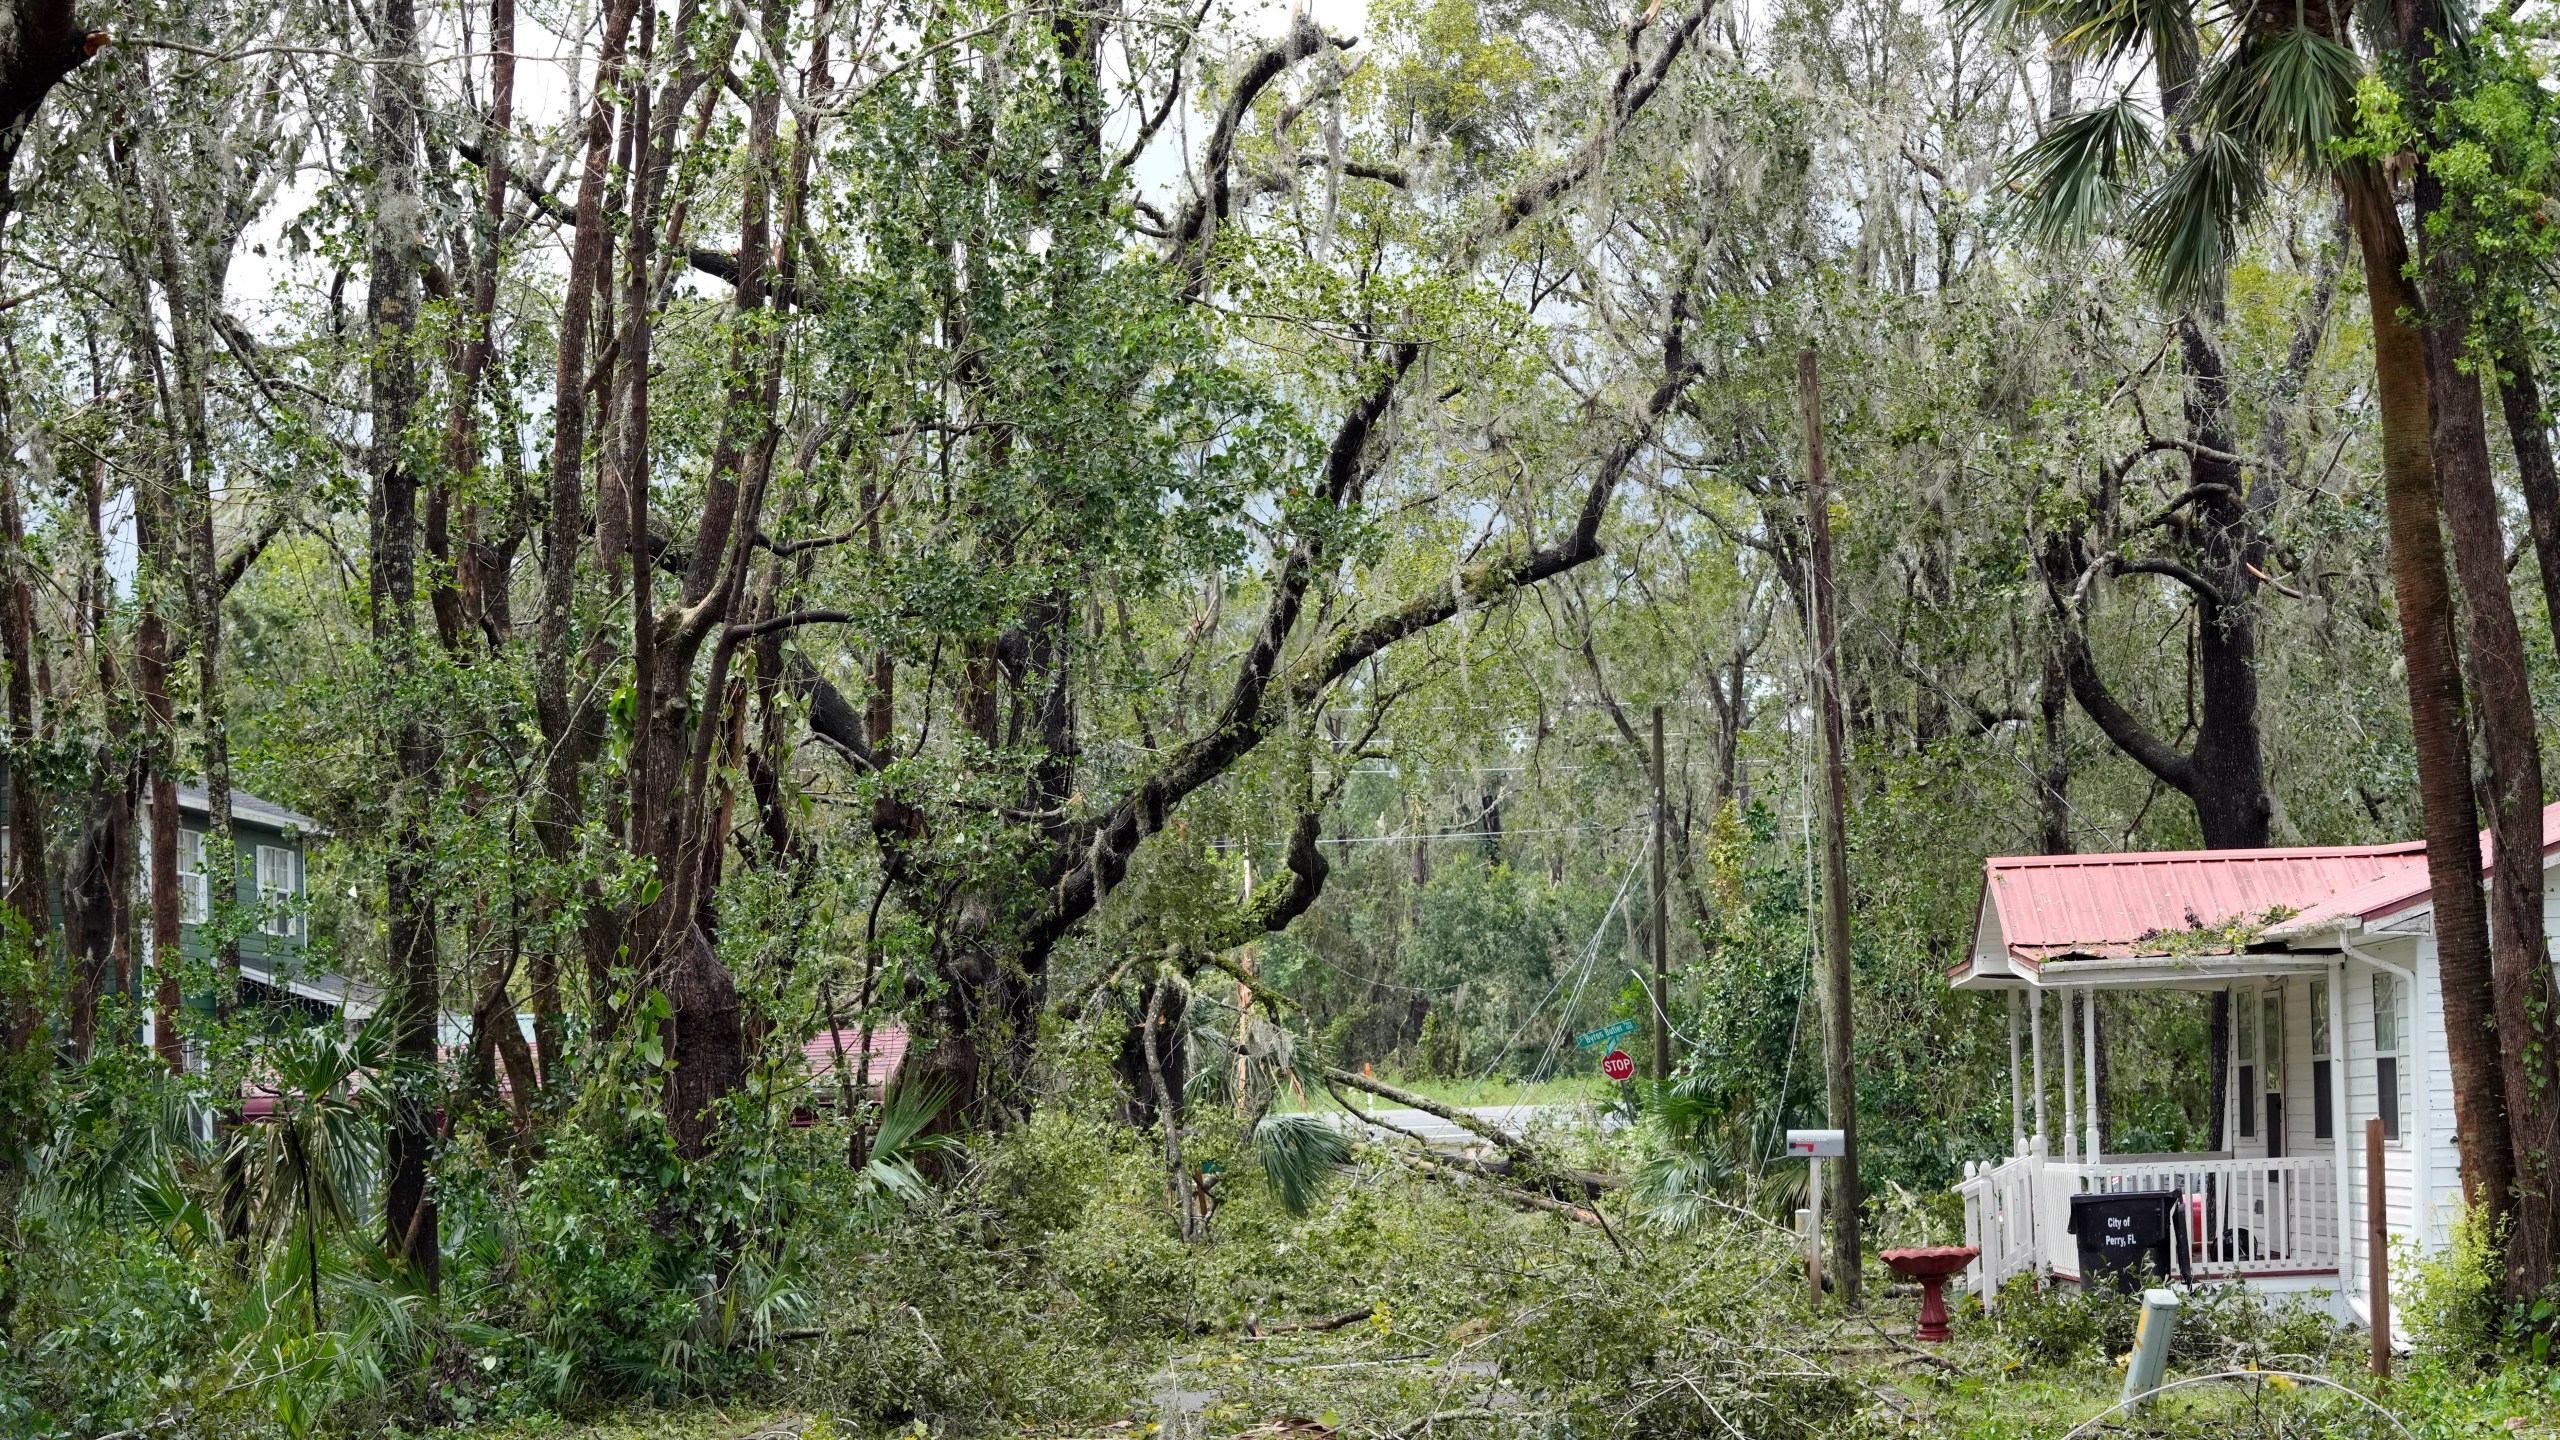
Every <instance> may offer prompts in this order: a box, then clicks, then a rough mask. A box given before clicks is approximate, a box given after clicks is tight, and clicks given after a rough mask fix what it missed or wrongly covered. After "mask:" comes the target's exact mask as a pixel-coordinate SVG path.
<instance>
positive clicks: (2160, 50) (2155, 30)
mask: <svg viewBox="0 0 2560 1440" xmlns="http://www.w3.org/2000/svg"><path fill="white" fill-rule="evenodd" d="M2183 6H2184V0H2061V3H2054V4H2048V5H2044V6H2042V7H2040V8H2039V13H2040V14H2042V15H2043V16H2044V17H2045V18H2046V19H2048V20H2050V21H2052V22H2053V25H2054V27H2055V29H2056V30H2057V31H2058V32H2059V33H2058V34H2056V35H2055V36H2054V41H2053V47H2054V49H2056V50H2058V51H2060V52H2062V53H2063V54H2065V55H2068V56H2070V57H2072V58H2074V59H2077V60H2086V61H2094V62H2096V65H2097V67H2098V69H2099V70H2100V71H2101V72H2102V73H2103V72H2104V71H2106V70H2108V69H2112V68H2113V67H2115V66H2116V65H2118V64H2120V63H2122V62H2123V61H2125V60H2126V59H2129V58H2130V57H2132V56H2134V55H2137V54H2141V53H2143V52H2146V51H2147V52H2149V54H2150V56H2151V64H2152V69H2153V72H2154V75H2155V77H2156V78H2157V79H2158V81H2159V83H2160V86H2161V88H2162V89H2164V90H2166V89H2173V88H2175V87H2176V86H2177V85H2178V83H2179V82H2180V81H2182V80H2184V79H2186V78H2187V77H2189V76H2191V75H2193V74H2195V73H2196V41H2195V27H2194V25H2193V24H2192V23H2190V21H2189V20H2188V18H2187V15H2186V14H2185V12H2184V8H2183Z"/></svg>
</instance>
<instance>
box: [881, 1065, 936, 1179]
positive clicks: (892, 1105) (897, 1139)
mask: <svg viewBox="0 0 2560 1440" xmlns="http://www.w3.org/2000/svg"><path fill="white" fill-rule="evenodd" d="M951 1097H952V1090H951V1087H950V1086H948V1085H921V1086H919V1085H903V1084H901V1085H892V1086H890V1087H889V1091H888V1093H887V1094H886V1095H884V1096H882V1097H881V1103H880V1128H879V1129H878V1130H876V1131H874V1132H873V1134H872V1136H871V1154H872V1155H873V1157H874V1158H887V1159H890V1160H903V1159H907V1158H909V1157H911V1156H914V1155H919V1154H922V1153H924V1152H925V1151H927V1150H935V1149H940V1148H942V1147H944V1146H946V1145H948V1144H950V1143H951V1141H950V1137H949V1136H946V1135H927V1134H925V1133H924V1128H925V1127H926V1126H928V1125H930V1124H932V1123H933V1120H934V1117H935V1116H937V1115H940V1114H941V1113H942V1112H943V1111H944V1110H945V1109H946V1108H948V1107H949V1106H950V1104H951Z"/></svg>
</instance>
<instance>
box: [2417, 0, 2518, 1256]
mask: <svg viewBox="0 0 2560 1440" xmlns="http://www.w3.org/2000/svg"><path fill="white" fill-rule="evenodd" d="M2396 18H2397V24H2398V30H2399V33H2398V35H2397V36H2396V37H2394V39H2395V42H2396V43H2395V45H2394V49H2395V50H2396V52H2397V59H2398V64H2397V65H2396V66H2395V67H2393V68H2394V69H2395V71H2396V72H2397V78H2398V79H2399V82H2400V84H2401V85H2402V87H2403V88H2404V90H2405V91H2406V92H2407V94H2408V98H2409V100H2410V101H2411V102H2412V103H2411V110H2412V113H2413V116H2414V117H2415V118H2416V119H2417V120H2418V122H2419V123H2420V124H2421V125H2422V126H2423V125H2428V124H2430V122H2432V121H2433V120H2434V118H2435V114H2436V112H2437V111H2438V110H2439V109H2441V108H2443V107H2444V106H2446V105H2447V104H2448V103H2449V102H2450V101H2451V100H2452V98H2453V97H2452V96H2451V94H2450V93H2449V86H2450V84H2451V78H2452V76H2453V75H2454V74H2456V73H2458V72H2457V71H2456V69H2455V68H2454V67H2455V66H2456V64H2457V58H2456V56H2455V55H2454V54H2453V53H2452V52H2453V45H2452V42H2451V25H2450V21H2449V20H2448V18H2447V16H2446V13H2445V10H2444V8H2443V6H2442V5H2440V4H2438V3H2436V0H2401V3H2400V4H2399V6H2398V7H2397V12H2396ZM2446 189H2447V183H2446V179H2445V176H2444V173H2443V168H2442V165H2441V163H2440V157H2439V156H2438V155H2437V154H2436V153H2435V152H2434V150H2433V148H2432V147H2429V149H2428V151H2427V152H2426V153H2424V154H2422V155H2421V157H2420V163H2419V165H2418V168H2417V172H2416V174H2415V175H2414V176H2413V177H2412V185H2411V191H2412V200H2413V202H2414V203H2413V206H2412V209H2413V213H2414V216H2415V219H2416V222H2417V230H2418V234H2419V236H2420V237H2421V239H2422V243H2421V245H2420V253H2419V273H2420V275H2421V277H2422V290H2423V294H2424V298H2425V306H2426V308H2425V309H2424V311H2423V312H2422V315H2423V327H2422V335H2423V338H2424V341H2425V360H2426V372H2427V396H2428V419H2429V422H2430V425H2431V427H2432V428H2431V438H2432V441H2433V449H2434V458H2435V466H2436V482H2437V488H2438V490H2439V493H2440V497H2441V500H2442V503H2443V507H2444V518H2445V528H2446V530H2447V531H2448V532H2449V533H2450V534H2451V536H2452V540H2453V555H2454V565H2455V569H2456V571H2457V573H2458V574H2459V575H2460V576H2461V579H2462V608H2461V613H2462V618H2463V620H2464V622H2465V626H2466V629H2467V631H2468V634H2467V638H2468V640H2469V642H2470V645H2469V649H2470V661H2471V666H2470V669H2471V676H2472V680H2473V683H2474V684H2475V685H2476V686H2477V688H2478V692H2479V711H2480V717H2479V718H2480V735H2481V739H2482V741H2483V742H2484V744H2485V746H2486V748H2487V750H2488V761H2489V789H2488V795H2487V800H2488V805H2489V833H2490V837H2491V841H2492V845H2491V859H2492V864H2493V866H2494V868H2493V869H2492V871H2491V874H2490V882H2489V911H2490V919H2489V942H2490V955H2489V969H2490V977H2491V992H2492V997H2493V998H2492V1009H2493V1013H2494V1014H2495V1016H2496V1021H2497V1028H2496V1043H2497V1048H2498V1053H2499V1057H2500V1063H2501V1069H2502V1073H2503V1080H2504V1086H2505V1092H2506V1109H2507V1126H2508V1138H2509V1143H2510V1144H2511V1146H2512V1147H2513V1155H2514V1182H2513V1183H2514V1185H2515V1196H2514V1201H2513V1205H2514V1216H2515V1219H2514V1223H2513V1224H2512V1225H2511V1226H2510V1227H2509V1228H2508V1232H2507V1242H2506V1243H2507V1251H2506V1255H2507V1293H2508V1295H2509V1296H2510V1297H2511V1298H2513V1299H2516V1300H2520V1301H2521V1300H2526V1299H2529V1298H2530V1297H2533V1296H2538V1295H2540V1294H2542V1293H2543V1292H2544V1291H2545V1290H2547V1289H2548V1288H2550V1285H2551V1283H2552V1280H2553V1278H2554V1275H2555V1270H2556V1269H2560V1032H2555V1021H2554V1018H2553V1006H2554V1005H2555V1004H2560V990H2555V988H2554V986H2553V983H2552V974H2551V960H2550V954H2549V951H2548V950H2547V949H2546V947H2545V945H2544V940H2543V923H2542V922H2543V915H2542V891H2543V884H2542V865H2543V844H2544V839H2545V837H2544V834H2543V825H2542V803H2543V788H2542V750H2541V740H2540V736H2539V733H2538V729H2539V726H2538V722H2537V720H2536V718H2535V715H2534V707H2533V685H2532V677H2531V676H2530V675H2529V674H2528V673H2527V671H2526V665H2525V650H2524V636H2523V633H2522V630H2521V628H2520V627H2519V625H2518V623H2517V621H2516V612H2515V602H2514V598H2513V596H2512V595H2511V593H2510V592H2509V590H2508V586H2507V543H2506V531H2505V527H2504V525H2503V524H2502V522H2501V521H2500V519H2499V497H2498V489H2497V483H2496V480H2495V477H2494V476H2493V474H2492V472H2491V468H2490V460H2489V435H2488V426H2487V422H2486V419H2485V418H2484V414H2483V405H2482V397H2481V390H2480V378H2479V377H2480V368H2481V367H2480V361H2481V360H2482V358H2483V357H2484V356H2485V355H2487V354H2488V353H2489V345H2488V340H2489V339H2490V338H2491V337H2486V336H2478V335H2475V327H2474V323H2473V320H2474V312H2475V302H2474V296H2473V287H2474V284H2475V277H2476V276H2477V274H2478V271H2477V268H2476V267H2475V266H2474V265H2473V264H2472V263H2471V260H2470V257H2469V256H2468V255H2467V254H2466V253H2465V252H2466V247H2464V246H2462V245H2460V244H2459V243H2455V244H2448V243H2446V242H2447V239H2448V238H2449V232H2450V230H2451V228H2452V225H2453V223H2454V222H2455V221H2456V217H2455V216H2454V215H2452V214H2449V213H2448V211H2449V209H2450V207H2449V205H2448V203H2447V194H2446ZM2524 453H2525V452H2522V451H2519V455H2520V456H2522V455H2523V454H2524ZM2525 464H2526V467H2527V468H2530V467H2531V461H2530V460H2527V461H2525ZM2528 494H2530V491H2528ZM2450 1018H2451V1017H2450V1015H2448V1021H2450Z"/></svg>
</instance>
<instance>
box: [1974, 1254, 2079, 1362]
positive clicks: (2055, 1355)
mask: <svg viewBox="0 0 2560 1440" xmlns="http://www.w3.org/2000/svg"><path fill="white" fill-rule="evenodd" d="M2098 1322H2099V1315H2098V1310H2097V1307H2096V1306H2094V1305H2092V1304H2091V1303H2090V1297H2087V1296H2084V1295H2082V1294H2081V1293H2080V1292H2079V1291H2077V1290H2069V1289H2065V1288H2063V1287H2062V1286H2060V1285H2048V1284H2044V1283H2042V1282H2040V1281H2038V1280H2037V1279H2036V1277H2034V1276H2033V1275H2021V1276H2018V1277H2017V1278H2016V1279H2013V1280H2011V1281H2010V1282H2009V1283H2008V1284H2006V1285H2003V1286H2001V1287H2000V1303H1999V1305H1998V1306H1996V1307H1995V1308H1994V1309H1993V1310H1992V1312H1991V1328H1992V1329H1993V1330H1994V1331H1995V1332H1996V1333H1998V1335H1999V1336H2000V1338H2001V1339H2003V1340H2006V1341H2008V1342H2009V1343H2010V1344H2011V1345H2013V1346H2015V1347H2017V1350H2018V1354H2019V1356H2020V1357H2021V1358H2022V1359H2024V1360H2025V1361H2026V1362H2027V1363H2028V1364H2031V1365H2046V1366H2061V1365H2068V1364H2070V1363H2071V1362H2072V1361H2074V1360H2076V1359H2079V1358H2080V1357H2081V1356H2082V1355H2083V1354H2085V1353H2086V1352H2087V1351H2088V1350H2089V1347H2091V1346H2092V1345H2094V1344H2096V1343H2097V1341H2098V1338H2099V1323H2098Z"/></svg>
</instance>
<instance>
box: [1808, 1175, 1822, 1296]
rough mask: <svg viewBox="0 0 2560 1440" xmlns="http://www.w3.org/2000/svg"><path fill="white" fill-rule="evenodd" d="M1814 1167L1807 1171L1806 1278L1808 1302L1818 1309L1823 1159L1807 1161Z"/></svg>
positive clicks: (1820, 1282) (1820, 1266) (1820, 1273)
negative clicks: (1808, 1202) (1808, 1206)
mask: <svg viewBox="0 0 2560 1440" xmlns="http://www.w3.org/2000/svg"><path fill="white" fill-rule="evenodd" d="M1805 1163H1806V1164H1807V1165H1810V1166H1812V1167H1813V1168H1812V1169H1811V1170H1810V1171H1808V1172H1806V1177H1805V1191H1806V1198H1807V1199H1808V1200H1809V1201H1810V1202H1811V1205H1810V1208H1809V1209H1807V1210H1806V1212H1805V1227H1804V1279H1805V1298H1806V1303H1807V1304H1808V1305H1810V1306H1812V1307H1813V1308H1814V1309H1815V1310H1816V1311H1819V1310H1820V1309H1821V1308H1822V1161H1821V1160H1819V1159H1814V1160H1808V1161H1806V1162H1805Z"/></svg>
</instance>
